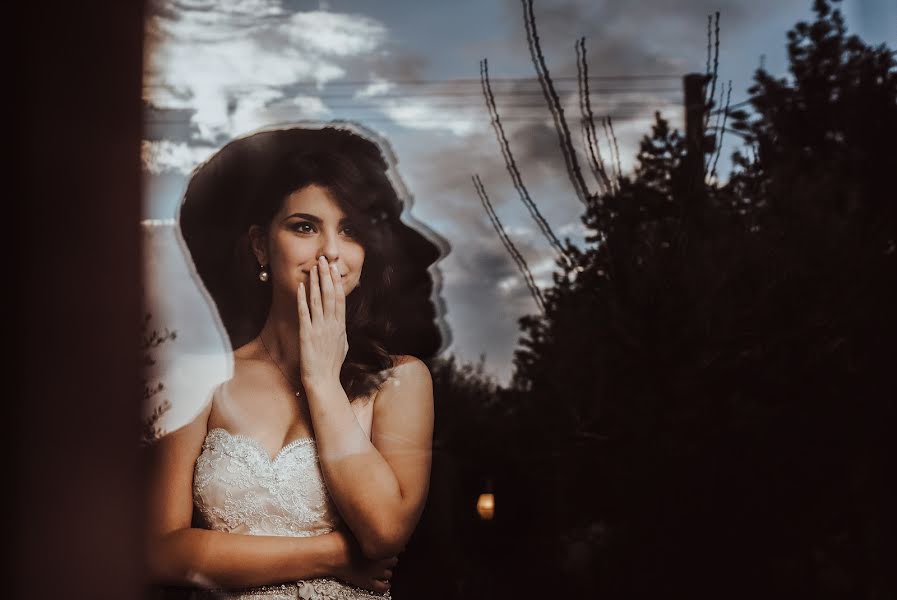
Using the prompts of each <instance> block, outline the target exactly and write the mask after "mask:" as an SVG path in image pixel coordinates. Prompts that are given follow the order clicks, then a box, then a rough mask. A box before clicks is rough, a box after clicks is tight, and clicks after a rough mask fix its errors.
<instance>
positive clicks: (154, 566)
mask: <svg viewBox="0 0 897 600" xmlns="http://www.w3.org/2000/svg"><path fill="white" fill-rule="evenodd" d="M149 555H150V561H149V562H150V565H149V566H150V571H151V575H152V577H153V579H154V580H157V581H159V582H160V583H171V584H181V585H183V584H192V585H197V584H198V585H202V586H207V587H251V586H258V585H268V584H275V583H281V582H285V581H295V580H299V579H306V578H313V577H323V576H328V575H336V574H337V571H338V568H339V567H341V566H343V565H345V564H347V563H348V560H349V548H348V546H347V544H346V540H345V538H344V537H343V536H341V535H340V534H337V533H328V534H325V535H318V536H312V537H288V536H261V535H244V534H237V533H228V532H224V531H212V530H208V529H197V528H189V529H179V530H177V531H173V532H171V533H168V534H165V535H163V536H161V537H159V538H157V539H156V540H154V541H152V542H151V545H150V548H149Z"/></svg>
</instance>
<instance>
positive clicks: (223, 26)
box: [144, 0, 387, 144]
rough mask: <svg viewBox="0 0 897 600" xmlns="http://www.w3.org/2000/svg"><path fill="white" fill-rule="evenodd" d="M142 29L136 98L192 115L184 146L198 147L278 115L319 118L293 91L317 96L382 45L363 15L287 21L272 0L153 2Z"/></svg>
mask: <svg viewBox="0 0 897 600" xmlns="http://www.w3.org/2000/svg"><path fill="white" fill-rule="evenodd" d="M146 30H147V52H146V56H147V58H146V61H145V64H144V78H145V92H144V97H145V100H146V101H147V102H148V103H149V104H150V105H151V106H153V107H154V108H156V109H167V110H182V111H183V110H188V111H191V112H190V113H189V114H190V117H189V119H190V120H189V124H190V126H191V128H192V139H193V140H194V141H195V142H199V143H207V144H218V143H220V142H221V141H222V140H224V139H229V138H232V137H235V136H237V135H240V134H243V133H246V132H248V131H251V130H253V129H257V128H259V127H262V126H264V125H268V124H270V123H271V122H272V121H273V120H275V119H274V115H275V114H277V113H276V111H277V109H278V108H280V109H281V111H280V114H282V112H283V109H284V107H286V108H289V109H290V118H291V119H292V120H301V119H314V118H318V117H320V116H321V115H324V114H328V113H329V109H327V107H326V106H325V103H324V101H323V100H322V99H321V98H320V97H319V95H317V94H314V93H312V94H309V93H299V92H298V88H299V87H301V86H303V85H306V86H309V85H310V86H312V88H311V89H312V90H313V91H320V90H321V89H322V86H324V85H325V84H326V83H328V82H331V81H334V80H336V79H339V78H342V77H344V76H345V75H346V73H347V63H350V62H352V61H356V60H364V59H365V58H366V57H368V56H370V55H372V54H376V53H377V52H378V50H379V49H381V47H382V46H383V44H384V42H385V40H386V38H387V29H386V27H385V26H384V25H383V24H382V23H380V22H379V21H377V20H375V19H372V18H370V17H366V16H363V15H354V14H345V13H334V12H327V11H320V10H316V11H304V12H296V13H292V14H288V13H286V12H285V11H284V10H283V8H282V6H281V3H280V2H276V1H274V0H251V1H249V2H237V1H235V0H230V1H226V2H211V1H200V0H193V1H180V2H173V1H165V0H157V1H156V2H154V3H153V5H152V9H151V11H150V15H149V17H148V18H147V26H146Z"/></svg>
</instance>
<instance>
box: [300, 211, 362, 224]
mask: <svg viewBox="0 0 897 600" xmlns="http://www.w3.org/2000/svg"><path fill="white" fill-rule="evenodd" d="M293 217H299V218H301V219H305V220H306V221H311V222H312V223H316V224H318V225H320V224H321V223H323V222H324V221H323V219H321V217H316V216H315V215H310V214H308V213H293V214H291V215H287V217H286V218H285V219H284V221H286V219H291V218H293ZM349 220H350V219H349V217H343V218H342V219H340V220H339V222H340V223H346V222H348V221H349Z"/></svg>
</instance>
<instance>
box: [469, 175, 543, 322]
mask: <svg viewBox="0 0 897 600" xmlns="http://www.w3.org/2000/svg"><path fill="white" fill-rule="evenodd" d="M472 179H473V187H474V188H475V189H476V191H477V195H478V196H479V197H480V202H482V203H483V208H485V209H486V214H487V215H489V220H490V221H491V222H492V227H493V228H495V232H496V233H498V237H499V238H500V239H501V242H502V244H504V246H505V249H506V250H507V251H508V254H510V255H511V258H513V259H514V262H515V263H517V268H518V269H519V270H520V273H521V274H522V275H523V280H524V282H526V286H527V287H528V288H529V291H530V294H532V296H533V300H535V301H536V304H537V305H538V307H539V310H540V311H542V313H545V299H544V298H543V297H542V291H541V290H540V289H539V287H538V286H537V285H536V280H535V278H533V274H532V272H531V271H530V270H529V266H528V265H527V264H526V260H525V259H524V258H523V255H522V254H520V251H519V250H517V247H516V246H515V245H514V242H513V241H511V238H510V237H508V233H507V232H506V231H505V228H504V226H502V224H501V221H500V220H499V218H498V215H497V214H496V213H495V209H494V208H493V207H492V203H491V202H490V201H489V196H488V195H487V194H486V188H485V187H484V186H483V182H482V181H481V180H480V176H479V175H474V176H473V177H472Z"/></svg>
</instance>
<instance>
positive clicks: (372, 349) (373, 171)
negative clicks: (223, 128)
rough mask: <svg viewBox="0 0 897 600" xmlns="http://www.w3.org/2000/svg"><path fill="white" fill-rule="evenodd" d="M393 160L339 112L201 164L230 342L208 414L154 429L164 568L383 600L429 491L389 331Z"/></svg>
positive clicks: (425, 396)
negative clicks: (171, 428) (339, 121)
mask: <svg viewBox="0 0 897 600" xmlns="http://www.w3.org/2000/svg"><path fill="white" fill-rule="evenodd" d="M386 170H387V165H386V163H385V161H384V160H383V158H382V155H381V153H380V150H379V148H378V147H377V146H376V145H375V144H374V143H372V142H370V141H368V140H367V139H365V138H362V137H361V136H359V135H357V134H355V133H352V132H350V131H348V130H345V129H338V128H333V127H325V128H323V129H298V128H295V129H283V130H278V131H268V132H263V133H258V134H255V135H253V136H249V137H247V138H243V139H240V140H237V141H235V142H232V143H230V144H228V145H227V146H225V148H224V149H222V150H221V151H220V152H219V153H218V154H217V155H216V156H214V157H213V158H211V159H210V160H209V161H208V162H207V163H205V164H204V165H202V166H201V167H200V168H199V169H198V170H197V171H196V172H195V173H194V175H193V177H192V179H191V182H190V185H189V186H188V189H187V193H186V196H185V199H184V203H183V206H182V209H181V218H180V225H181V228H182V231H183V236H184V240H185V242H186V243H187V247H188V249H189V251H190V254H191V257H192V259H193V262H194V264H195V266H196V270H197V273H198V274H199V275H200V277H201V278H202V280H203V284H204V285H205V287H206V289H207V290H208V292H209V294H210V296H211V297H212V298H213V299H214V301H215V303H216V305H217V309H218V311H219V314H220V316H221V319H222V322H223V323H224V324H225V326H226V329H227V333H228V335H229V336H230V339H231V342H232V346H233V347H234V348H236V349H235V350H234V352H233V359H234V360H233V364H234V368H233V376H232V377H231V378H230V379H229V380H228V381H225V382H223V383H222V384H220V385H219V386H218V387H217V388H216V389H215V390H214V392H213V394H212V396H211V402H210V403H209V404H208V405H207V406H206V407H205V409H204V410H203V411H202V412H201V414H200V415H199V416H198V417H197V418H196V419H194V420H193V421H192V422H191V423H189V424H188V425H186V426H184V427H182V428H180V429H179V430H177V431H175V432H173V433H171V434H169V435H166V436H165V437H163V438H162V439H161V440H160V441H158V442H157V443H156V444H155V447H154V450H153V454H154V460H153V461H152V462H153V466H152V469H151V478H150V498H149V508H150V517H149V535H148V540H149V542H148V552H147V554H148V562H149V568H150V572H151V574H152V576H153V578H154V579H155V580H156V581H159V582H165V583H171V584H181V585H184V584H187V585H192V586H198V587H199V588H201V589H200V590H199V591H197V592H196V593H195V597H214V598H231V599H244V600H245V599H250V598H267V599H269V600H270V599H271V598H347V599H351V598H374V597H377V598H380V597H383V596H385V597H389V589H390V578H391V576H392V573H393V569H394V567H395V565H396V563H397V560H398V559H397V557H396V555H397V554H398V553H399V552H400V551H401V550H402V549H403V548H404V545H405V544H406V542H407V541H408V539H409V537H410V536H411V534H412V532H413V530H414V528H415V526H416V524H417V522H418V519H419V518H420V515H421V511H422V510H423V506H424V502H425V500H426V496H427V490H428V485H429V476H430V466H431V452H432V433H433V394H432V383H431V379H430V373H429V371H428V369H427V367H426V365H425V364H424V363H423V362H422V361H420V360H419V359H417V358H415V357H413V356H409V355H393V354H390V352H389V348H388V346H387V340H388V339H389V336H390V332H391V331H394V328H395V327H394V322H395V318H394V317H395V314H394V313H395V312H396V311H395V307H396V306H401V305H402V304H401V302H399V301H398V300H397V298H396V297H395V296H396V293H395V291H394V289H393V287H394V285H395V282H396V280H397V279H398V278H399V277H400V273H399V272H400V270H401V265H402V261H403V260H405V259H404V257H403V256H400V255H399V254H398V250H397V249H398V245H397V240H396V234H395V227H396V224H397V223H398V219H399V215H400V214H401V209H402V206H401V202H400V201H399V199H398V197H397V195H396V192H395V189H394V188H393V186H392V184H391V183H390V181H389V179H388V178H387V175H386ZM399 318H402V317H401V315H399ZM194 509H195V510H194Z"/></svg>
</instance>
